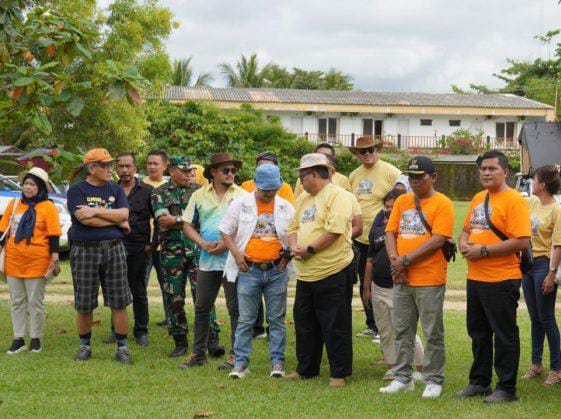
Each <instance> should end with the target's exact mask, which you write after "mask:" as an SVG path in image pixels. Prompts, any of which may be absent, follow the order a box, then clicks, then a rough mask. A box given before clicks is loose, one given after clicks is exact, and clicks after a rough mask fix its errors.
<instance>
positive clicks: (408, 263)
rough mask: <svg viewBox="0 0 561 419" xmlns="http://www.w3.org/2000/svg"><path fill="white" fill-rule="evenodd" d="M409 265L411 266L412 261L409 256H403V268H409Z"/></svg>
mask: <svg viewBox="0 0 561 419" xmlns="http://www.w3.org/2000/svg"><path fill="white" fill-rule="evenodd" d="M409 265H411V261H410V260H409V258H408V257H407V255H405V256H403V266H405V267H407V266H409Z"/></svg>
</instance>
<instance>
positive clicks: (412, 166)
mask: <svg viewBox="0 0 561 419" xmlns="http://www.w3.org/2000/svg"><path fill="white" fill-rule="evenodd" d="M435 172H436V168H435V167H434V162H433V161H432V159H431V158H429V157H427V156H415V157H413V158H412V159H411V160H409V163H408V164H407V170H405V171H404V172H403V174H405V175H422V174H424V173H428V174H429V175H432V174H433V173H435Z"/></svg>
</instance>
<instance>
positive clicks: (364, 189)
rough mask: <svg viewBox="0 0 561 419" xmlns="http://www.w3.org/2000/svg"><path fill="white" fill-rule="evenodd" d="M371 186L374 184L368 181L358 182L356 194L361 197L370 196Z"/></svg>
mask: <svg viewBox="0 0 561 419" xmlns="http://www.w3.org/2000/svg"><path fill="white" fill-rule="evenodd" d="M373 186H374V184H373V183H372V181H371V180H370V179H362V180H361V181H360V182H358V188H357V191H356V193H357V194H361V195H363V194H371V193H372V187H373Z"/></svg>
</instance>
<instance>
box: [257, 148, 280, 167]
mask: <svg viewBox="0 0 561 419" xmlns="http://www.w3.org/2000/svg"><path fill="white" fill-rule="evenodd" d="M261 160H269V161H272V162H273V163H274V164H276V165H278V164H279V161H278V159H277V155H276V154H275V153H273V152H271V151H263V152H261V153H259V155H258V156H257V159H255V162H256V163H259V162H260V161H261Z"/></svg>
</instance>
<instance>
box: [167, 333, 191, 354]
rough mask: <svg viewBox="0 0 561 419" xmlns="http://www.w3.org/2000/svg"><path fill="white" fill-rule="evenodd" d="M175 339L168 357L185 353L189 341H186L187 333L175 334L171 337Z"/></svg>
mask: <svg viewBox="0 0 561 419" xmlns="http://www.w3.org/2000/svg"><path fill="white" fill-rule="evenodd" d="M173 340H174V341H175V348H174V349H173V351H171V352H170V354H169V356H170V358H177V357H180V356H183V355H185V354H186V353H187V348H188V347H189V343H188V342H187V335H176V336H174V337H173Z"/></svg>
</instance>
